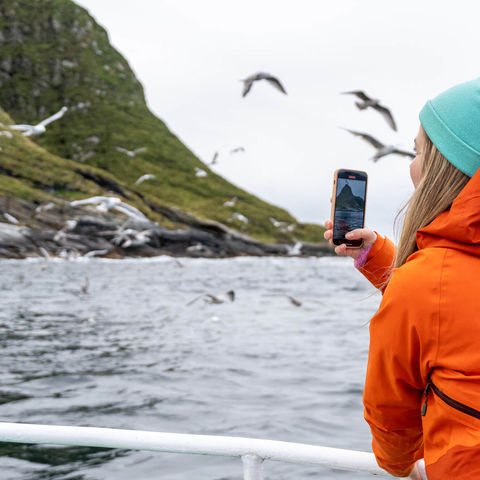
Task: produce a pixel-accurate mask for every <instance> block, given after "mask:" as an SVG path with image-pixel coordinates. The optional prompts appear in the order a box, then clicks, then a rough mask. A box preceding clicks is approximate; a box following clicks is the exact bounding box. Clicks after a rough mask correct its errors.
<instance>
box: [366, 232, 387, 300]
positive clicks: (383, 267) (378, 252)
mask: <svg viewBox="0 0 480 480" xmlns="http://www.w3.org/2000/svg"><path fill="white" fill-rule="evenodd" d="M395 254H396V248H395V245H394V244H393V243H392V242H391V241H390V240H389V239H388V238H387V237H382V236H381V235H379V234H378V233H377V240H376V241H375V243H374V244H373V246H372V248H371V250H370V252H369V253H368V256H367V261H366V262H365V263H364V264H363V266H362V267H360V268H359V271H360V272H361V273H362V274H363V275H364V276H365V277H366V278H367V280H368V281H369V282H370V283H372V285H373V286H374V287H375V288H378V289H380V290H382V292H383V291H384V290H385V286H386V282H387V280H388V277H389V276H390V274H391V272H392V268H393V263H394V261H395Z"/></svg>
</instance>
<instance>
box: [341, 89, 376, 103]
mask: <svg viewBox="0 0 480 480" xmlns="http://www.w3.org/2000/svg"><path fill="white" fill-rule="evenodd" d="M342 95H356V96H357V97H358V98H359V99H360V100H363V101H364V102H368V101H369V100H371V98H370V97H369V96H368V95H367V94H366V93H365V92H364V91H363V90H353V91H351V92H342Z"/></svg>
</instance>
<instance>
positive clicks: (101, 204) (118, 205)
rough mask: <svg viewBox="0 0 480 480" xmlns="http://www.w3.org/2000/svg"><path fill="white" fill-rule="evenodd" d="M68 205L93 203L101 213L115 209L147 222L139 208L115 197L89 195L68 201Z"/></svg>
mask: <svg viewBox="0 0 480 480" xmlns="http://www.w3.org/2000/svg"><path fill="white" fill-rule="evenodd" d="M70 205H71V206H72V207H78V206H83V205H95V206H96V207H95V208H96V209H97V210H98V211H100V212H102V213H106V212H108V211H110V210H116V211H117V212H121V213H124V214H125V215H127V216H128V217H130V218H132V219H133V220H137V221H141V222H149V220H148V218H147V217H146V216H145V215H144V214H143V213H142V212H141V211H140V210H137V209H136V208H135V207H132V206H131V205H129V204H128V203H125V202H122V201H121V200H120V199H119V198H117V197H101V196H98V197H90V198H86V199H84V200H75V201H73V202H70Z"/></svg>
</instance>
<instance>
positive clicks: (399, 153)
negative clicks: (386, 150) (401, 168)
mask: <svg viewBox="0 0 480 480" xmlns="http://www.w3.org/2000/svg"><path fill="white" fill-rule="evenodd" d="M392 153H396V154H397V155H403V156H404V157H410V158H415V157H416V155H415V153H413V152H407V151H406V150H399V149H398V148H395V149H394V150H393V151H392Z"/></svg>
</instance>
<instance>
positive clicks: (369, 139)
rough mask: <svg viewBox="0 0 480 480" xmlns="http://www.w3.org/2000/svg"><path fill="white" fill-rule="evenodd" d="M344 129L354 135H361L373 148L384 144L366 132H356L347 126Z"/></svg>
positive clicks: (381, 146)
mask: <svg viewBox="0 0 480 480" xmlns="http://www.w3.org/2000/svg"><path fill="white" fill-rule="evenodd" d="M344 130H346V131H347V132H350V133H351V134H352V135H355V136H356V137H361V138H362V139H363V140H365V141H366V142H368V143H369V144H370V145H372V146H373V147H375V148H383V147H384V146H385V145H384V144H383V143H382V142H379V141H378V140H377V139H376V138H375V137H372V136H371V135H368V134H367V133H362V132H356V131H355V130H350V129H348V128H345V129H344Z"/></svg>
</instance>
